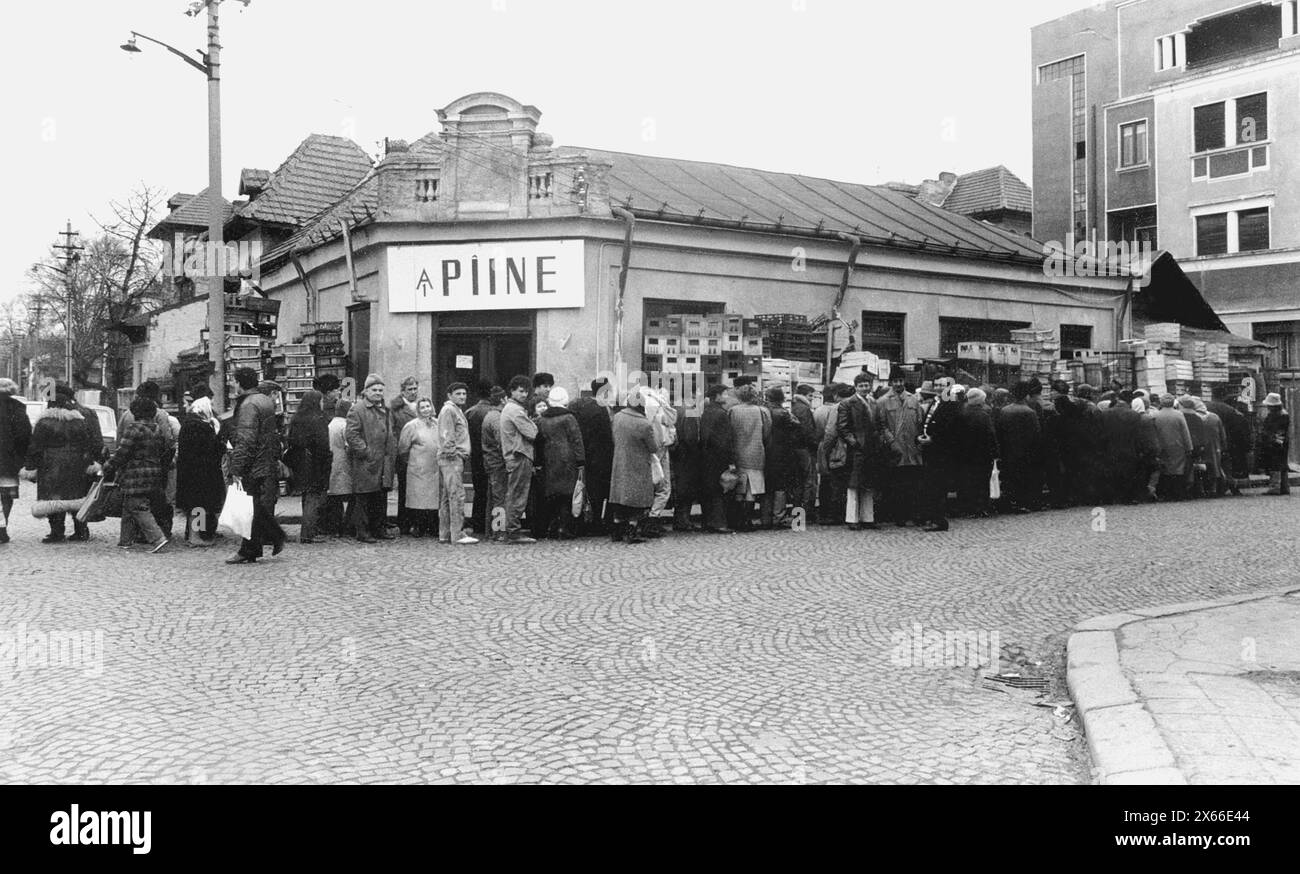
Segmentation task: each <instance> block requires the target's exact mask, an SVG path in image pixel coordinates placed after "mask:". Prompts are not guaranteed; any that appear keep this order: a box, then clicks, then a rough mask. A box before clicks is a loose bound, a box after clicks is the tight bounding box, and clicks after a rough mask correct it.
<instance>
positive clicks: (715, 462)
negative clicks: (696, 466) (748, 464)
mask: <svg viewBox="0 0 1300 874" xmlns="http://www.w3.org/2000/svg"><path fill="white" fill-rule="evenodd" d="M734 446H735V437H734V435H733V434H732V432H731V416H729V415H728V414H727V408H726V407H725V406H724V405H722V404H720V403H718V402H717V401H710V402H708V403H706V404H705V406H704V411H703V412H702V413H701V414H700V450H701V455H702V457H701V460H700V464H701V472H702V474H703V476H705V477H708V478H711V479H712V481H714V482H716V481H717V480H718V479H719V478H720V477H721V476H722V472H723V471H725V470H726V469H727V468H729V467H731V465H732V464H734V463H735V456H734V455H733V454H732V450H733V447H734Z"/></svg>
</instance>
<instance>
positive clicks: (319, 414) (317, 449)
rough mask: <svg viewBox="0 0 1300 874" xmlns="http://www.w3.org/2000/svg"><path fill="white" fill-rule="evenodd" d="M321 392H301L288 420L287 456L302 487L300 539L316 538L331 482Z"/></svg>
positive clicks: (312, 541) (328, 439)
mask: <svg viewBox="0 0 1300 874" xmlns="http://www.w3.org/2000/svg"><path fill="white" fill-rule="evenodd" d="M324 397H325V396H324V395H322V394H321V393H320V392H318V391H316V390H315V389H308V390H307V391H305V392H303V393H302V398H301V399H300V400H299V401H298V409H297V410H295V411H294V413H293V418H292V419H290V420H289V457H290V459H291V462H290V464H289V466H290V468H291V469H292V470H293V478H294V481H295V482H297V484H298V487H299V488H301V489H302V529H301V530H300V531H299V533H298V542H299V543H315V542H316V541H317V537H316V534H317V527H316V525H317V522H318V521H319V519H320V512H321V507H322V506H323V505H324V503H325V492H326V491H327V490H328V489H329V484H330V467H331V464H332V463H333V457H332V453H331V450H330V436H329V423H328V422H326V421H325V411H324V410H322V409H321V401H322V400H323V399H324Z"/></svg>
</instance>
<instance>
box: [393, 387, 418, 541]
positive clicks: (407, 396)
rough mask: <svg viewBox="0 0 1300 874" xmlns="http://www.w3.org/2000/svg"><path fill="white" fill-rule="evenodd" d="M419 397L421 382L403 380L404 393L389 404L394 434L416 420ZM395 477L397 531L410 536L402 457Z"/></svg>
mask: <svg viewBox="0 0 1300 874" xmlns="http://www.w3.org/2000/svg"><path fill="white" fill-rule="evenodd" d="M419 397H420V381H419V380H418V379H416V378H415V377H414V376H408V377H407V378H406V379H404V380H402V393H401V394H399V395H398V396H397V397H395V398H393V399H392V401H390V402H389V404H388V408H389V409H390V410H391V411H392V417H393V433H394V434H399V435H400V434H401V433H402V429H403V428H405V427H406V423H407V422H409V421H411V420H412V419H414V418H415V416H416V409H415V407H416V403H415V402H416V400H418V399H419ZM395 476H396V478H397V531H398V533H399V534H410V533H411V519H410V517H409V516H408V515H407V512H406V459H405V458H404V457H402V456H400V455H399V456H398V457H397V467H396V473H395ZM385 512H387V510H385Z"/></svg>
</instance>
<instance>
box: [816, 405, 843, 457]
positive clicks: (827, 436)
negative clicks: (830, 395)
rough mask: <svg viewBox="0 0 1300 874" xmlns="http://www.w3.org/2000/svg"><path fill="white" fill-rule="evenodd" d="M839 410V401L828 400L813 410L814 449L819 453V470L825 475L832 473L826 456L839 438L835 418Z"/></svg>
mask: <svg viewBox="0 0 1300 874" xmlns="http://www.w3.org/2000/svg"><path fill="white" fill-rule="evenodd" d="M839 410H840V405H839V404H838V403H832V402H830V401H827V402H826V403H824V404H822V405H821V406H820V407H818V408H817V409H816V410H814V411H813V436H814V437H815V438H816V443H815V444H814V445H813V449H814V450H815V451H816V453H817V470H818V471H819V472H820V473H821V474H823V475H826V474H828V473H830V466H829V462H828V460H827V457H826V456H827V453H828V452H830V451H831V450H832V448H833V447H834V446H835V444H836V443H837V442H838V440H839V435H837V434H836V433H835V418H836V415H837V414H838V413H839Z"/></svg>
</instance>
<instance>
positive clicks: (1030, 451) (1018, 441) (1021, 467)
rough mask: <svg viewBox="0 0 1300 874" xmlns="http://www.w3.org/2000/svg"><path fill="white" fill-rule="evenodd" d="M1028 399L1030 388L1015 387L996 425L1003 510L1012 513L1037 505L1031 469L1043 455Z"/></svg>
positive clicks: (1027, 509) (1036, 425) (1026, 511)
mask: <svg viewBox="0 0 1300 874" xmlns="http://www.w3.org/2000/svg"><path fill="white" fill-rule="evenodd" d="M1028 397H1029V384H1028V383H1024V382H1021V383H1017V384H1016V386H1015V389H1014V391H1013V392H1012V393H1011V401H1010V403H1006V404H1004V405H1003V406H1002V407H1000V408H999V409H998V411H997V419H996V422H995V427H996V431H997V438H998V471H999V474H1000V483H1001V488H1002V497H1003V499H1004V500H1003V507H1004V508H1005V509H1006V510H1007V511H1008V512H1011V513H1028V512H1029V511H1030V510H1031V509H1033V508H1034V506H1035V505H1036V504H1037V503H1038V496H1037V495H1035V494H1034V492H1033V489H1034V488H1035V483H1036V482H1037V478H1036V477H1035V476H1034V475H1033V469H1034V467H1035V465H1036V464H1037V462H1038V457H1039V455H1040V454H1041V452H1042V449H1041V448H1040V446H1039V441H1040V436H1041V435H1040V433H1039V425H1038V414H1037V413H1036V412H1034V410H1032V409H1030V407H1029V404H1028V403H1027V399H1028ZM1130 412H1131V411H1130Z"/></svg>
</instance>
